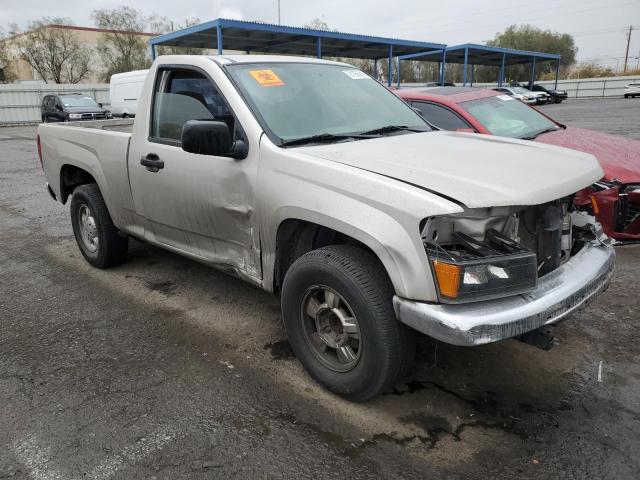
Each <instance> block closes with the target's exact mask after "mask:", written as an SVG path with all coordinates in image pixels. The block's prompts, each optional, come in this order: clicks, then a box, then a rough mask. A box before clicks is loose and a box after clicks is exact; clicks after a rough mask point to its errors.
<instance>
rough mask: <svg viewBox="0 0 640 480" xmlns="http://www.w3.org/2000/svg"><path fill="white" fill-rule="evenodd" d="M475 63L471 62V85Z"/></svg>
mask: <svg viewBox="0 0 640 480" xmlns="http://www.w3.org/2000/svg"><path fill="white" fill-rule="evenodd" d="M475 66H476V65H475V63H472V64H471V86H472V87H473V81H474V74H475V72H474V71H475Z"/></svg>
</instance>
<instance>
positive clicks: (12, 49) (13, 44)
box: [5, 25, 155, 83]
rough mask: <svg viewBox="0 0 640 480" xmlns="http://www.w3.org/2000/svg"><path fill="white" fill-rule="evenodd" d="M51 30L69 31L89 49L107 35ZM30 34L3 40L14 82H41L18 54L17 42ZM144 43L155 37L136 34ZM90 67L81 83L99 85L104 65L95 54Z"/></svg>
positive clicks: (100, 31)
mask: <svg viewBox="0 0 640 480" xmlns="http://www.w3.org/2000/svg"><path fill="white" fill-rule="evenodd" d="M51 28H64V29H68V30H71V31H72V32H73V34H74V35H75V37H76V38H77V39H78V41H79V42H80V43H81V44H83V45H85V46H87V47H89V48H91V49H94V48H95V47H97V46H98V45H99V44H100V43H101V42H102V37H103V35H104V34H105V33H108V32H109V31H108V30H103V29H98V28H90V27H75V26H63V25H56V26H54V27H51ZM29 34H30V32H25V33H22V34H20V35H17V36H15V37H11V38H8V39H6V40H5V42H6V43H7V45H8V47H9V48H8V50H9V54H10V56H11V57H12V59H11V62H10V64H9V69H11V71H12V72H13V74H14V75H15V77H16V78H15V81H16V82H25V81H33V80H41V78H40V76H39V75H38V74H37V73H36V72H35V71H34V70H33V69H32V68H31V66H30V65H29V64H28V63H27V62H25V61H24V60H23V59H21V58H20V54H19V51H18V46H17V42H18V41H19V40H20V39H21V38H23V37H24V36H25V35H29ZM136 35H137V36H139V37H140V38H141V39H142V40H143V41H144V43H145V44H146V43H147V42H148V40H149V38H151V37H153V36H155V34H153V33H144V32H139V33H136ZM89 66H90V72H89V75H88V76H87V77H86V78H85V79H84V80H83V81H82V83H99V82H100V81H101V80H102V79H101V74H102V72H103V70H104V65H103V64H102V62H101V61H100V57H99V56H98V55H97V54H96V55H93V56H92V60H91V63H90V64H89Z"/></svg>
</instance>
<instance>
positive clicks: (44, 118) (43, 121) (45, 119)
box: [42, 115, 49, 123]
mask: <svg viewBox="0 0 640 480" xmlns="http://www.w3.org/2000/svg"><path fill="white" fill-rule="evenodd" d="M48 122H49V119H48V118H47V117H45V116H44V115H43V116H42V123H48Z"/></svg>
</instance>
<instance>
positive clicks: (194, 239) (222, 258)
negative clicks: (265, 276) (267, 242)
mask: <svg viewBox="0 0 640 480" xmlns="http://www.w3.org/2000/svg"><path fill="white" fill-rule="evenodd" d="M152 105H153V108H152V113H151V117H150V120H149V122H150V126H149V127H150V128H149V134H148V136H146V138H139V139H138V140H137V141H136V142H135V145H133V146H132V151H131V152H130V155H129V172H130V178H131V188H132V192H133V197H134V202H135V208H136V213H138V214H139V215H141V216H142V217H144V219H145V238H146V239H148V240H149V241H151V242H154V243H158V244H162V245H164V246H167V247H169V248H171V249H173V250H177V251H179V252H182V253H186V254H188V255H190V256H193V257H196V258H198V259H201V260H203V261H205V262H207V263H212V264H218V265H221V266H224V267H226V268H231V269H233V270H235V271H237V272H244V273H246V274H248V275H250V276H252V277H254V278H257V277H260V276H261V270H260V261H259V260H260V252H259V241H258V235H257V229H256V228H254V214H253V212H254V200H255V190H254V185H255V182H254V177H255V172H256V168H257V151H256V149H254V151H253V152H252V151H251V146H249V152H250V153H249V155H248V157H247V158H245V159H243V160H234V159H233V158H230V157H225V156H209V155H198V154H193V153H188V152H185V151H184V150H182V148H181V134H182V126H183V125H184V124H185V123H186V122H187V121H189V120H220V121H224V122H225V123H227V125H228V126H229V129H230V131H231V132H233V136H234V139H243V140H245V141H246V138H245V136H244V133H243V131H242V128H241V126H240V124H239V122H238V121H237V119H236V117H235V115H234V114H233V112H232V111H231V109H230V108H229V106H228V104H227V102H226V101H225V99H224V98H223V97H222V95H221V94H220V92H219V90H218V88H217V87H216V85H215V84H214V82H213V80H212V79H211V78H209V77H208V76H207V75H205V74H204V73H202V72H201V71H200V70H196V69H190V68H188V67H176V68H161V69H158V71H157V76H156V80H155V86H154V92H153V99H152Z"/></svg>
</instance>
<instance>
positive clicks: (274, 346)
mask: <svg viewBox="0 0 640 480" xmlns="http://www.w3.org/2000/svg"><path fill="white" fill-rule="evenodd" d="M264 349H265V350H271V358H273V359H274V360H284V359H287V358H294V357H295V356H294V354H293V350H292V349H291V345H290V344H289V342H288V341H287V340H278V341H277V342H273V343H267V344H266V345H265V346H264Z"/></svg>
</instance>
